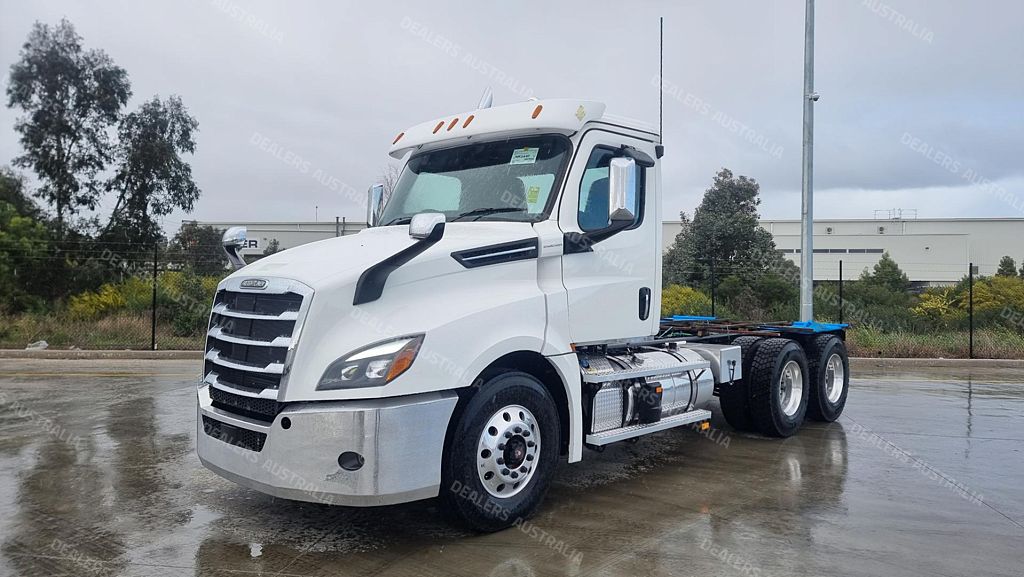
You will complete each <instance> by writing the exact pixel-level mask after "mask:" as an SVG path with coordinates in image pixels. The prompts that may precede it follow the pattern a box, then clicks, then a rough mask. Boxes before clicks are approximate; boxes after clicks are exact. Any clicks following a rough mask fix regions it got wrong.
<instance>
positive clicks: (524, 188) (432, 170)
mask: <svg viewBox="0 0 1024 577" xmlns="http://www.w3.org/2000/svg"><path fill="white" fill-rule="evenodd" d="M568 158H569V141H568V139H567V138H565V137H563V136H557V135H543V136H530V137H525V138H511V139H507V140H500V141H491V142H481V143H479V144H468V145H465V146H459V147H456V148H447V149H444V150H436V151H433V152H425V153H423V154H418V155H416V156H413V157H412V158H411V159H409V163H408V164H406V166H405V169H404V170H403V171H402V175H401V176H400V177H399V179H398V183H397V184H396V185H395V190H394V192H393V193H392V194H391V197H390V198H389V199H388V201H387V205H386V206H385V207H384V212H383V214H382V215H381V218H380V222H381V224H383V225H385V226H386V225H389V224H404V223H405V222H408V221H409V219H411V218H412V216H413V215H415V214H417V213H420V212H440V213H443V214H444V215H445V219H446V220H448V221H449V222H452V221H456V220H460V221H462V220H506V221H522V222H535V221H537V220H540V219H542V218H543V217H544V215H545V214H546V212H547V207H548V201H549V200H550V199H551V198H552V196H553V194H554V190H555V187H556V185H557V184H558V181H559V178H560V177H561V175H562V171H563V170H564V169H565V165H566V162H567V161H568Z"/></svg>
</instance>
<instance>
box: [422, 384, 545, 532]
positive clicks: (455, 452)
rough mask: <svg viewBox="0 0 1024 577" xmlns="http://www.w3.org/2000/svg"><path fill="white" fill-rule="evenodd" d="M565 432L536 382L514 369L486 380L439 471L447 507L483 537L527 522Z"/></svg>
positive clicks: (461, 421)
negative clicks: (484, 533) (561, 436)
mask: <svg viewBox="0 0 1024 577" xmlns="http://www.w3.org/2000/svg"><path fill="white" fill-rule="evenodd" d="M530 425H532V427H530ZM492 427H493V429H494V430H490V429H491V428H492ZM516 427H519V430H518V432H517V429H516ZM528 427H529V430H527V428H528ZM560 432H561V428H560V426H559V422H558V410H557V409H556V407H555V402H554V400H553V399H552V398H551V394H550V393H548V391H547V389H545V388H544V386H543V385H542V384H541V383H540V381H538V380H537V379H536V378H534V377H533V376H531V375H528V374H526V373H523V372H519V371H509V372H504V373H501V374H499V375H497V376H495V377H493V378H491V379H490V380H488V381H487V382H485V383H484V384H483V385H482V386H481V387H480V389H479V390H478V391H477V392H476V394H475V395H473V397H472V398H470V399H469V402H468V403H467V404H466V407H465V410H464V411H463V412H462V414H461V416H460V417H459V421H458V424H457V425H456V428H455V430H454V431H453V432H452V435H451V441H450V444H449V446H448V450H447V451H446V458H445V459H444V462H443V463H442V466H441V489H440V493H441V498H442V500H443V502H444V504H445V505H446V507H445V509H446V510H447V511H448V512H449V513H450V514H452V516H453V517H454V518H455V520H456V521H459V522H461V523H462V524H464V525H465V526H467V527H469V528H470V529H473V530H475V531H481V532H493V531H499V530H501V529H505V528H507V527H510V526H512V525H513V524H516V523H520V522H522V520H524V519H526V518H528V517H529V516H530V515H532V514H533V513H534V512H535V511H536V510H537V508H538V507H539V506H540V504H541V502H542V501H543V500H544V495H545V494H546V493H547V490H548V485H549V484H550V481H551V476H552V474H553V472H554V469H555V465H556V462H557V460H558V454H559V450H560V447H561V439H560V438H559V436H560ZM505 433H509V435H508V436H506V435H505ZM510 463H511V464H512V465H513V467H511V468H510V467H509V464H510ZM485 476H487V480H486V481H485V479H484V477H485ZM517 479H518V481H517Z"/></svg>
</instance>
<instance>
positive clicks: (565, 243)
mask: <svg viewBox="0 0 1024 577" xmlns="http://www.w3.org/2000/svg"><path fill="white" fill-rule="evenodd" d="M631 226H633V221H632V220H616V221H612V224H611V225H609V226H607V227H605V228H602V229H600V230H592V231H589V232H582V233H581V232H567V233H565V235H564V236H563V240H562V247H563V248H562V254H576V253H580V252H593V250H594V245H595V244H597V243H599V242H601V241H602V240H606V239H608V238H610V237H612V236H613V235H616V234H618V233H620V232H622V231H624V230H626V229H627V228H629V227H631Z"/></svg>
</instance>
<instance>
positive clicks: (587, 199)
mask: <svg viewBox="0 0 1024 577" xmlns="http://www.w3.org/2000/svg"><path fill="white" fill-rule="evenodd" d="M616 156H617V151H616V150H615V149H612V148H606V147H600V146H598V147H595V148H594V150H593V151H592V152H591V153H590V158H589V159H588V160H587V166H586V168H585V169H584V171H583V178H582V179H581V180H580V194H579V208H578V210H579V212H578V218H577V222H579V225H580V229H581V230H582V231H583V232H590V231H593V230H601V229H603V228H607V227H608V226H609V225H611V221H610V220H608V164H609V163H610V162H611V160H612V159H613V158H615V157H616ZM630 184H631V186H629V187H628V192H627V195H626V201H627V205H628V206H629V210H630V212H632V213H633V214H634V215H635V216H634V220H633V224H632V225H631V226H630V228H632V227H635V226H636V225H637V224H638V223H639V222H640V220H641V218H642V214H641V211H642V210H643V205H642V199H643V184H644V178H643V170H642V169H641V168H639V167H637V168H636V169H635V170H634V173H633V178H632V179H631V183H630Z"/></svg>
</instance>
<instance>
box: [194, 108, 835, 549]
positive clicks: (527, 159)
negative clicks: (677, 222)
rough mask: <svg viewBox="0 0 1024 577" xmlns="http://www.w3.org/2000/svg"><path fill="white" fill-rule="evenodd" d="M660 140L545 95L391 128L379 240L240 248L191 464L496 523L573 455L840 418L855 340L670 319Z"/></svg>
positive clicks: (288, 494)
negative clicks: (701, 433) (250, 254)
mask: <svg viewBox="0 0 1024 577" xmlns="http://www.w3.org/2000/svg"><path fill="white" fill-rule="evenodd" d="M663 153H664V148H663V146H662V145H661V139H660V136H659V134H658V132H657V130H656V129H655V128H652V127H650V126H648V125H646V124H643V123H640V122H636V121H632V120H627V119H623V118H619V117H615V116H611V115H608V114H605V106H604V104H602V103H600V102H594V101H584V100H571V99H550V100H532V101H528V102H521V103H517V104H510V105H505V106H496V107H483V108H480V109H478V110H474V111H472V112H467V113H464V114H457V115H452V116H446V117H443V118H439V119H436V120H431V121H430V122H426V123H423V124H419V125H417V126H413V127H412V128H409V129H408V130H406V131H404V132H402V133H400V134H398V136H397V137H396V138H395V140H394V142H393V144H392V146H391V150H390V154H391V156H393V157H395V158H399V159H401V158H407V160H406V161H405V166H404V168H403V170H402V172H401V176H400V177H399V179H398V181H397V183H396V184H395V186H394V190H393V191H391V192H390V194H389V195H388V197H387V199H386V200H385V198H384V190H383V187H382V186H380V185H376V186H373V187H371V188H370V191H369V193H368V197H369V198H368V210H367V212H368V215H367V216H368V221H369V225H370V226H369V227H368V228H366V229H365V230H362V231H360V232H359V233H358V234H354V235H351V236H342V237H337V238H331V239H328V240H323V241H320V242H314V243H311V244H306V245H303V246H299V247H296V248H293V249H290V250H286V251H283V252H280V253H277V254H274V255H271V256H268V257H266V258H262V259H260V260H259V261H257V262H254V263H253V264H249V265H247V266H245V263H244V261H243V260H242V258H241V256H240V254H239V252H238V250H239V247H241V246H242V245H243V244H244V242H245V229H244V228H234V229H229V230H228V231H227V232H226V233H225V235H224V246H225V250H226V251H227V252H228V256H229V258H230V259H231V260H232V262H233V263H234V264H235V265H236V266H237V267H240V268H239V270H236V271H235V272H234V273H233V274H231V275H230V276H229V277H227V278H226V279H224V281H222V282H221V283H220V285H219V286H218V289H217V294H216V297H215V300H214V304H213V310H212V314H211V316H210V323H209V333H208V338H207V344H206V353H205V365H204V371H203V377H202V380H201V382H200V385H199V389H198V442H197V445H198V449H197V450H198V454H199V458H200V459H201V460H202V462H203V464H204V465H205V466H206V467H208V468H209V469H211V470H213V471H215V472H216V473H218V474H219V475H221V476H223V477H225V478H227V479H230V480H232V481H234V482H236V483H238V484H241V485H244V486H246V487H250V488H252V489H255V490H257V491H262V492H264V493H268V494H270V495H275V496H278V497H283V498H286V499H295V500H303V501H318V502H327V503H332V504H337V505H347V506H374V505H387V504H393V503H401V502H406V501H413V500H417V499H428V498H434V497H439V498H440V499H441V502H442V503H443V506H444V508H445V510H446V511H447V512H450V513H451V514H452V515H453V516H454V517H455V518H457V519H461V520H462V521H463V522H464V523H466V524H467V525H468V526H470V527H472V528H474V529H477V530H481V531H493V530H498V529H501V528H504V527H508V526H510V525H512V524H513V523H515V522H517V521H518V520H521V519H523V518H525V517H527V516H529V515H530V514H531V513H533V512H534V511H535V510H536V509H537V507H538V506H539V504H540V503H541V500H542V499H543V497H544V495H545V493H546V491H547V488H548V486H549V484H550V482H551V478H552V474H553V472H554V470H555V468H556V463H557V462H558V461H559V460H565V461H567V462H569V463H576V462H579V461H581V460H583V459H584V456H585V454H586V453H585V451H584V449H585V448H587V449H593V450H601V449H602V448H603V447H604V446H606V445H608V444H609V443H615V442H618V441H623V440H626V439H634V438H636V437H639V436H641V435H646V434H650V433H656V432H659V431H663V430H665V429H669V428H672V427H680V426H683V425H690V426H691V427H697V428H706V427H708V426H709V419H710V417H711V413H710V412H709V410H708V406H709V405H710V404H711V403H712V399H713V397H715V396H717V397H718V398H719V404H720V405H721V409H722V412H723V413H724V416H725V418H726V420H727V421H728V422H729V423H730V424H731V425H732V426H733V427H735V428H736V429H739V430H744V431H753V432H760V433H762V434H764V435H768V436H776V437H786V436H789V435H792V434H794V433H795V432H796V431H797V430H798V429H799V428H800V426H801V424H802V423H803V421H804V419H805V418H812V419H817V420H823V421H832V420H835V419H836V418H838V417H839V415H840V413H842V411H843V407H844V405H845V403H846V397H847V392H848V389H849V362H848V359H847V353H846V347H845V345H844V340H845V330H844V329H845V325H825V324H821V323H814V322H802V323H779V324H778V325H758V324H751V323H746V324H744V323H728V322H726V321H717V320H715V319H713V318H705V317H672V318H668V319H663V318H661V316H660V314H659V313H660V310H661V274H662V271H661V267H662V248H661V247H662V238H661V237H662V226H661V222H662V217H663V214H662V190H661V187H662V184H661V157H662V156H663Z"/></svg>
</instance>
